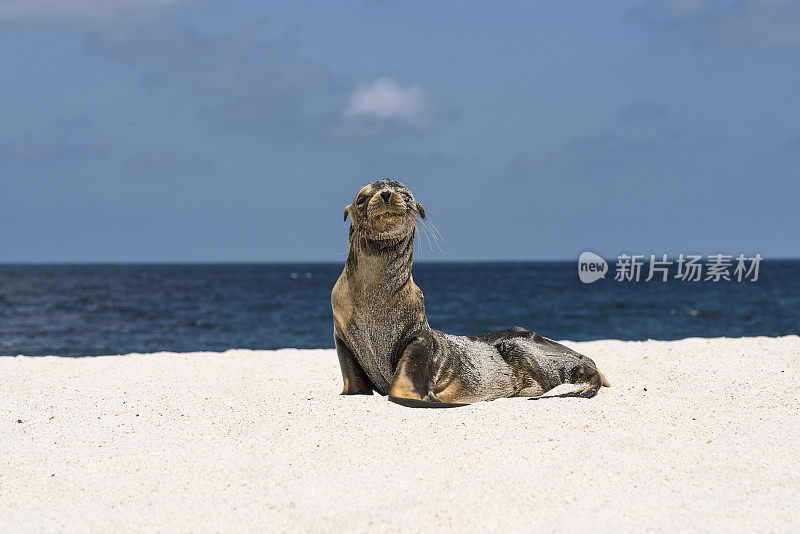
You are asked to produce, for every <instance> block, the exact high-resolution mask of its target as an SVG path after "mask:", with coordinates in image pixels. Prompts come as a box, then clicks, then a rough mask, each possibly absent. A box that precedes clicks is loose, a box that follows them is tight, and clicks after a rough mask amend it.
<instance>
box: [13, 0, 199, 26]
mask: <svg viewBox="0 0 800 534" xmlns="http://www.w3.org/2000/svg"><path fill="white" fill-rule="evenodd" d="M190 1H191V0H0V21H28V22H41V21H49V20H68V21H75V22H88V23H95V24H103V23H106V22H110V21H113V20H117V19H119V18H120V17H123V16H128V15H131V14H136V13H141V12H147V11H156V10H159V9H166V8H170V7H173V6H177V5H180V4H185V3H188V2H190Z"/></svg>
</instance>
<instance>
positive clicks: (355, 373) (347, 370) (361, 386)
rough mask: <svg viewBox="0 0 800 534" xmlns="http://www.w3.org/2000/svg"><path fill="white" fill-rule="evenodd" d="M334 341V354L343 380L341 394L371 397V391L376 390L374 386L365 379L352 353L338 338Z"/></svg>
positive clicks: (367, 378)
mask: <svg viewBox="0 0 800 534" xmlns="http://www.w3.org/2000/svg"><path fill="white" fill-rule="evenodd" d="M334 341H335V342H336V354H337V355H338V356H339V367H340V368H341V370H342V379H343V380H344V387H343V388H342V393H341V394H342V395H372V392H373V390H375V389H376V388H375V385H374V384H373V383H372V381H371V380H370V379H369V377H367V374H366V373H365V372H364V369H362V368H361V364H359V363H358V360H357V359H356V357H355V356H354V355H353V352H352V351H351V350H350V349H349V348H348V347H347V345H345V343H344V342H343V341H342V340H341V339H339V338H338V337H335V338H334Z"/></svg>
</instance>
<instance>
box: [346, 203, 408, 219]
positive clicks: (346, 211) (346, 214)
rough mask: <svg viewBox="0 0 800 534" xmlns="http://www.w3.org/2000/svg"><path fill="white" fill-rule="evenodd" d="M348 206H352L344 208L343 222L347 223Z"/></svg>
mask: <svg viewBox="0 0 800 534" xmlns="http://www.w3.org/2000/svg"><path fill="white" fill-rule="evenodd" d="M350 206H352V204H348V205H347V206H345V207H344V221H345V222H347V215H348V214H349V213H350ZM423 218H424V217H423Z"/></svg>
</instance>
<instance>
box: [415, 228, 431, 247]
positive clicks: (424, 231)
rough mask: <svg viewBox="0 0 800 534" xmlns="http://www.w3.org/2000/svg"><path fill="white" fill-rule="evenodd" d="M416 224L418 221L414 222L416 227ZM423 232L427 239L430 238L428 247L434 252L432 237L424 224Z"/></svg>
mask: <svg viewBox="0 0 800 534" xmlns="http://www.w3.org/2000/svg"><path fill="white" fill-rule="evenodd" d="M416 226H417V223H416V222H414V227H416ZM422 233H423V235H424V236H425V239H427V240H428V247H429V248H430V249H431V252H433V245H432V244H431V238H430V237H429V236H428V230H427V229H426V228H425V225H424V224H423V225H422Z"/></svg>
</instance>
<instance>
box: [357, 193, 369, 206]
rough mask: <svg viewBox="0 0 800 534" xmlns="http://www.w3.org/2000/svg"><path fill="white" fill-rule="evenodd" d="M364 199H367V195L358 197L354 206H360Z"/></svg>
mask: <svg viewBox="0 0 800 534" xmlns="http://www.w3.org/2000/svg"><path fill="white" fill-rule="evenodd" d="M366 200H367V197H365V196H364V195H361V196H360V197H358V200H356V206H360V205H361V204H363V203H364V201H366Z"/></svg>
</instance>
